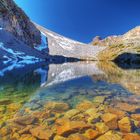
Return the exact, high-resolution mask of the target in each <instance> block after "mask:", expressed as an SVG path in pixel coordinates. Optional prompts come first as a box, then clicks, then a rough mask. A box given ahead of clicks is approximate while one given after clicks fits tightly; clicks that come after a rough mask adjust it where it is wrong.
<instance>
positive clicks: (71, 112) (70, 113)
mask: <svg viewBox="0 0 140 140" xmlns="http://www.w3.org/2000/svg"><path fill="white" fill-rule="evenodd" d="M79 113H80V111H79V110H77V109H71V110H69V111H67V112H66V113H65V115H64V117H65V118H72V117H73V116H75V115H77V114H79Z"/></svg>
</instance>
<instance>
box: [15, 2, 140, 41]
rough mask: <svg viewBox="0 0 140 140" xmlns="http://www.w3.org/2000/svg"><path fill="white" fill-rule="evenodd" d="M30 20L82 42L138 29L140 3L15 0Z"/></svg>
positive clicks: (139, 23)
mask: <svg viewBox="0 0 140 140" xmlns="http://www.w3.org/2000/svg"><path fill="white" fill-rule="evenodd" d="M15 1H16V3H17V4H18V5H19V6H20V7H21V8H22V9H23V10H24V11H25V12H26V13H27V15H28V16H29V17H30V18H31V20H33V21H35V22H36V23H38V24H40V25H42V26H44V27H46V28H48V29H50V30H53V31H55V32H57V33H59V34H62V35H65V36H67V37H69V38H72V39H75V40H79V41H82V42H90V41H91V40H92V38H93V37H94V36H96V35H100V36H101V37H106V36H108V35H114V34H116V35H118V34H123V33H124V32H126V31H128V30H129V29H131V28H133V27H135V26H137V25H140V0H15Z"/></svg>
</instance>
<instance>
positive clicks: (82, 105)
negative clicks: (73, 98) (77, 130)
mask: <svg viewBox="0 0 140 140" xmlns="http://www.w3.org/2000/svg"><path fill="white" fill-rule="evenodd" d="M93 107H94V105H93V103H92V102H91V101H88V100H84V101H83V102H81V103H79V104H78V105H77V106H76V109H78V110H80V111H85V110H87V109H90V108H93Z"/></svg>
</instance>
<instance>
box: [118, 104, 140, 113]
mask: <svg viewBox="0 0 140 140" xmlns="http://www.w3.org/2000/svg"><path fill="white" fill-rule="evenodd" d="M116 107H117V108H120V109H121V110H124V111H128V112H135V110H136V109H138V108H139V107H138V106H137V105H131V104H128V103H117V105H116Z"/></svg>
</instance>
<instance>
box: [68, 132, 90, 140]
mask: <svg viewBox="0 0 140 140" xmlns="http://www.w3.org/2000/svg"><path fill="white" fill-rule="evenodd" d="M68 140H89V139H88V138H87V137H85V136H84V135H82V134H78V133H76V134H72V135H70V136H69V137H68Z"/></svg>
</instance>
